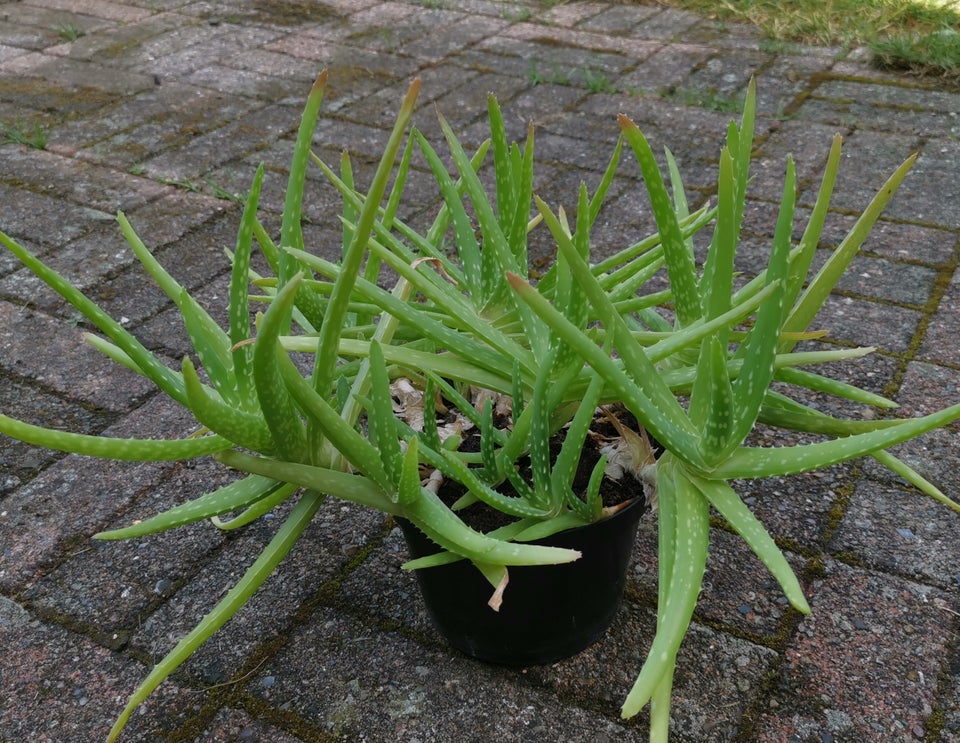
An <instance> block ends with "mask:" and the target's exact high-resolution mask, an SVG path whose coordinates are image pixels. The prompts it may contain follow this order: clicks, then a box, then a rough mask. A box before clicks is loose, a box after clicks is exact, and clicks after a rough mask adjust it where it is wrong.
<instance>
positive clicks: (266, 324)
mask: <svg viewBox="0 0 960 743" xmlns="http://www.w3.org/2000/svg"><path fill="white" fill-rule="evenodd" d="M302 279H303V274H297V275H295V276H293V277H291V279H290V281H288V282H287V283H286V284H285V285H284V286H283V287H282V288H281V289H280V291H279V292H277V296H276V297H275V298H274V300H273V302H271V303H270V307H269V309H268V310H267V311H266V313H264V315H263V317H262V319H261V322H260V328H259V333H258V334H257V340H256V343H254V345H253V378H254V382H255V384H256V389H257V399H258V400H259V403H260V410H261V411H262V414H263V419H264V421H265V422H266V424H267V426H268V428H269V429H270V434H271V436H272V438H273V442H274V445H275V447H276V451H277V452H278V453H279V455H280V456H282V457H283V458H284V459H288V460H290V461H294V462H304V461H307V457H308V450H307V434H306V429H305V426H304V424H303V421H302V420H301V419H300V416H299V414H298V413H297V408H296V405H295V404H294V402H293V399H292V397H291V395H290V392H289V390H288V389H287V387H286V385H285V384H284V383H283V379H282V377H281V375H280V369H279V366H278V364H279V362H278V359H277V348H278V347H279V345H280V341H279V337H280V333H281V332H282V331H283V330H284V329H285V328H286V327H287V326H288V325H289V318H290V314H291V311H292V309H293V303H294V301H295V300H296V297H297V292H298V291H299V289H300V282H301V281H302Z"/></svg>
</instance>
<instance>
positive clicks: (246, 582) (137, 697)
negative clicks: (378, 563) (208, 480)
mask: <svg viewBox="0 0 960 743" xmlns="http://www.w3.org/2000/svg"><path fill="white" fill-rule="evenodd" d="M321 503H323V496H322V495H319V494H317V493H305V494H304V496H303V497H302V498H301V499H300V502H299V503H297V505H296V507H295V508H294V509H293V511H292V512H291V514H290V515H289V516H288V517H287V520H286V521H285V522H284V523H283V526H282V527H281V528H280V530H279V531H278V532H277V533H276V535H275V536H274V537H273V539H271V540H270V543H269V544H268V545H267V546H266V547H265V548H264V550H263V552H261V553H260V556H259V557H258V558H257V559H256V560H255V561H254V563H253V565H251V566H250V567H249V568H248V569H247V571H246V572H245V573H244V574H243V577H242V578H241V579H240V580H239V581H238V582H237V583H236V585H234V586H233V588H231V589H230V591H229V592H228V593H227V595H226V596H224V597H223V599H222V600H221V601H220V602H219V603H218V604H217V605H216V606H215V607H214V608H213V609H212V610H211V611H210V612H208V613H207V614H206V615H205V616H204V618H203V619H202V620H200V623H199V624H198V625H197V626H196V627H194V628H193V629H192V630H191V631H190V632H189V633H188V634H187V635H186V636H184V637H183V639H181V640H180V642H178V643H177V645H176V647H174V648H173V650H171V651H170V652H169V653H167V654H166V655H165V656H164V657H163V659H162V660H161V661H160V662H159V663H157V664H156V665H155V666H154V667H153V670H152V671H150V673H149V674H148V675H147V677H146V678H145V679H144V680H143V682H142V683H141V684H140V686H138V687H137V689H136V691H134V693H133V695H132V696H131V697H130V700H129V701H128V702H127V706H126V707H124V709H123V712H121V714H120V716H119V717H118V718H117V721H116V722H115V723H114V724H113V727H112V728H111V729H110V733H109V735H108V736H107V743H115V741H116V740H117V739H118V738H119V736H120V733H121V732H122V730H123V728H124V727H126V724H127V721H128V720H129V719H130V715H131V714H133V711H134V710H135V709H136V708H137V707H139V706H140V704H141V703H142V702H144V701H145V700H146V699H147V697H149V696H150V694H151V693H152V692H153V690H154V689H156V688H157V687H158V686H160V684H162V683H163V681H164V679H166V678H167V677H168V676H169V675H170V674H171V673H173V672H174V671H175V670H177V668H179V667H180V665H181V664H182V663H183V662H184V661H186V660H187V659H188V658H189V657H190V656H191V655H193V653H194V652H195V651H196V650H197V648H199V647H200V646H201V645H203V643H204V642H206V641H207V640H208V639H209V638H210V637H211V636H212V635H213V634H214V633H215V632H216V631H217V630H218V629H220V627H222V626H223V625H224V624H225V623H226V622H227V620H229V619H230V617H232V616H233V615H234V614H236V613H237V612H238V611H239V610H240V608H241V607H242V606H243V605H244V604H246V603H247V601H248V600H249V598H250V597H251V596H252V595H253V594H254V593H255V592H256V590H257V589H258V588H259V587H260V586H261V585H262V584H263V582H264V581H265V580H266V579H267V578H268V577H270V575H272V574H273V571H274V570H275V569H276V567H277V565H278V564H279V563H280V561H281V560H282V559H283V558H284V557H285V556H286V555H287V553H288V552H290V550H291V549H292V548H293V545H294V544H296V542H297V539H299V538H300V535H301V534H302V533H303V530H304V529H306V528H307V526H308V525H309V524H310V522H311V520H312V519H313V516H314V514H316V512H317V509H318V508H319V507H320V505H321Z"/></svg>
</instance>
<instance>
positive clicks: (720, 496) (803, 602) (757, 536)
mask: <svg viewBox="0 0 960 743" xmlns="http://www.w3.org/2000/svg"><path fill="white" fill-rule="evenodd" d="M690 481H691V482H692V483H693V484H694V485H695V486H696V487H697V489H698V490H699V491H700V493H701V495H703V497H704V498H706V499H707V500H708V501H710V505H712V506H713V507H714V508H716V509H717V511H718V512H719V513H720V515H721V516H723V518H725V519H726V520H727V523H728V524H730V526H731V527H733V529H734V530H735V531H736V532H737V534H739V535H740V536H741V537H743V541H745V542H746V543H747V544H748V545H749V546H750V549H752V550H753V552H754V554H756V556H757V557H759V558H760V561H761V562H763V564H764V565H766V567H767V569H768V570H769V571H770V573H771V574H772V575H773V577H774V578H776V579H777V582H778V583H779V584H780V587H781V588H783V592H784V595H786V597H787V599H788V600H789V601H790V604H791V605H792V606H793V607H794V608H795V609H796V610H797V611H800V612H803V613H804V614H809V613H810V605H809V604H808V603H807V599H806V597H804V595H803V589H802V588H801V587H800V581H799V580H797V576H796V574H795V573H794V572H793V568H791V567H790V563H788V562H787V558H786V557H784V555H783V552H781V551H780V548H779V547H777V545H776V543H775V542H774V541H773V537H771V536H770V534H769V532H768V531H767V530H766V529H765V528H764V526H763V524H762V523H760V520H759V519H757V517H756V516H754V515H753V512H751V511H750V509H749V508H747V506H746V504H745V503H744V502H743V501H742V500H741V499H740V496H739V495H737V493H736V492H735V491H734V490H733V488H731V487H730V486H729V485H727V483H725V482H718V481H715V480H703V479H700V478H694V477H691V478H690Z"/></svg>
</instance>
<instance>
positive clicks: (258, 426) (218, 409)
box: [181, 356, 275, 453]
mask: <svg viewBox="0 0 960 743" xmlns="http://www.w3.org/2000/svg"><path fill="white" fill-rule="evenodd" d="M181 373H182V374H183V381H184V385H185V386H186V390H187V403H188V405H189V406H190V412H191V413H193V417H194V418H196V419H197V421H198V422H199V423H201V424H202V425H204V426H206V427H207V428H209V429H210V430H211V431H213V432H214V433H218V434H220V435H221V436H223V437H224V438H225V439H228V440H229V441H231V442H233V443H234V444H236V445H237V446H242V447H245V448H247V449H252V450H253V451H258V452H262V453H268V452H272V451H273V450H274V448H275V447H274V440H273V436H272V434H271V430H270V428H269V427H268V425H267V423H266V421H265V420H264V419H263V417H261V416H259V415H256V414H254V413H248V412H246V411H244V410H242V409H240V408H238V407H234V406H233V405H230V404H229V403H227V402H225V401H224V400H223V398H221V397H220V396H219V395H217V393H216V392H214V391H213V390H211V389H210V388H209V387H207V386H206V385H204V384H203V382H201V381H200V378H199V377H198V376H197V371H196V369H195V368H194V366H193V363H192V362H191V361H190V359H189V358H188V357H186V356H184V358H183V363H182V365H181Z"/></svg>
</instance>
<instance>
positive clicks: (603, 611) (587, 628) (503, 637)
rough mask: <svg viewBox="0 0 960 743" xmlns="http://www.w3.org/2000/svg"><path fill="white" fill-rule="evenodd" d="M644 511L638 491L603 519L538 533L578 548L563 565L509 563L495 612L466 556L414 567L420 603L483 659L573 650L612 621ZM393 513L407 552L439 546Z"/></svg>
mask: <svg viewBox="0 0 960 743" xmlns="http://www.w3.org/2000/svg"><path fill="white" fill-rule="evenodd" d="M643 513H644V504H643V502H642V501H641V500H640V499H637V500H635V501H634V502H632V503H631V504H630V505H629V506H627V507H626V508H624V509H622V510H620V511H619V512H617V513H616V514H614V515H613V516H611V517H609V518H606V519H604V520H603V521H598V522H596V523H594V524H589V525H587V526H581V527H577V528H576V529H569V530H567V531H564V532H560V533H558V534H554V535H553V536H551V537H548V538H546V539H543V540H538V542H537V544H546V545H550V546H555V547H568V548H572V549H577V550H580V552H581V553H582V556H581V557H580V559H579V560H576V561H574V562H571V563H566V564H562V565H544V566H532V567H528V566H514V567H510V568H508V569H509V571H510V582H509V584H508V585H507V588H506V591H505V592H504V595H503V604H502V606H501V607H500V611H499V612H497V611H494V610H493V609H491V608H490V607H489V606H488V605H487V601H488V600H489V598H490V596H491V594H492V593H493V589H492V588H491V586H490V584H489V583H488V582H487V581H486V580H485V579H484V578H483V576H482V575H481V574H480V572H479V571H478V570H477V569H476V568H475V567H474V566H473V565H472V564H471V563H470V562H468V561H466V560H460V561H459V562H455V563H452V564H449V565H441V566H438V567H433V568H425V569H423V570H417V571H416V574H417V580H418V581H419V583H420V592H421V594H422V595H423V599H424V603H425V604H426V607H427V611H428V612H429V614H430V617H431V619H432V620H433V623H434V625H435V626H436V627H437V629H438V630H439V631H440V633H441V634H442V635H443V636H444V637H445V638H446V639H447V641H448V642H449V643H450V644H451V645H453V647H455V648H457V649H458V650H460V651H461V652H463V653H466V654H467V655H469V656H471V657H473V658H477V659H478V660H483V661H486V662H488V663H496V664H499V665H507V666H529V665H537V664H542V663H552V662H554V661H557V660H560V659H561V658H567V657H570V656H571V655H576V654H577V653H579V652H580V651H581V650H583V649H584V648H586V647H587V646H589V645H591V644H592V643H593V642H595V641H596V640H598V639H599V638H600V637H601V636H602V635H603V633H604V632H605V631H606V630H607V628H608V627H609V626H610V624H611V622H613V618H614V616H615V615H616V613H617V609H618V608H619V606H620V601H621V599H622V597H623V589H624V585H625V583H626V575H627V567H628V566H629V564H630V558H631V556H632V553H633V545H634V541H635V537H636V533H637V524H638V522H639V520H640V517H641V516H642V515H643ZM397 521H398V523H399V525H400V527H401V529H402V530H403V534H404V537H405V538H406V541H407V546H408V548H409V550H410V553H411V555H412V556H413V557H424V556H426V555H431V554H434V553H435V552H437V551H438V547H437V545H436V544H435V543H434V542H432V541H431V540H430V539H428V538H427V537H426V536H425V535H424V534H423V533H422V532H420V530H419V529H417V528H416V527H415V526H414V525H413V524H411V523H410V522H409V521H406V520H405V519H397Z"/></svg>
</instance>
